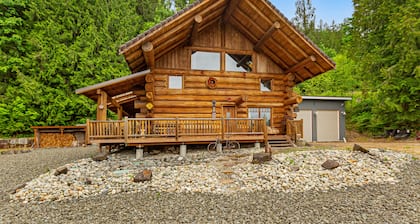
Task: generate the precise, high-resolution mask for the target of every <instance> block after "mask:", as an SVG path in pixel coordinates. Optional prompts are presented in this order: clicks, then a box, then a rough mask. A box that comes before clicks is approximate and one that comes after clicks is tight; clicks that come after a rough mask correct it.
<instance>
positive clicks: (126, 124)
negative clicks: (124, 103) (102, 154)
mask: <svg viewBox="0 0 420 224" xmlns="http://www.w3.org/2000/svg"><path fill="white" fill-rule="evenodd" d="M128 130H129V128H128V117H124V142H125V143H126V144H127V142H128Z"/></svg>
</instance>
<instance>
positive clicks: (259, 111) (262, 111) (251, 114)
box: [248, 108, 271, 126]
mask: <svg viewBox="0 0 420 224" xmlns="http://www.w3.org/2000/svg"><path fill="white" fill-rule="evenodd" d="M248 118H264V119H265V121H266V124H267V126H271V108H248Z"/></svg>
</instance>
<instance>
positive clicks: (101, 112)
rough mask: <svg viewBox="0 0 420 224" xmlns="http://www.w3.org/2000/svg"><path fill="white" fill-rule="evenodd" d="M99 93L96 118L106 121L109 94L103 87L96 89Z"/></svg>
mask: <svg viewBox="0 0 420 224" xmlns="http://www.w3.org/2000/svg"><path fill="white" fill-rule="evenodd" d="M96 94H97V95H98V101H97V105H96V120H99V121H104V120H106V111H107V109H108V108H107V105H108V94H107V93H106V92H105V91H102V90H101V89H97V90H96Z"/></svg>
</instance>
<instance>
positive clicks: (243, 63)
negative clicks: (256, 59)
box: [225, 53, 252, 72]
mask: <svg viewBox="0 0 420 224" xmlns="http://www.w3.org/2000/svg"><path fill="white" fill-rule="evenodd" d="M225 65H226V69H225V70H226V71H229V72H251V71H252V56H251V55H242V54H228V53H227V54H226V55H225Z"/></svg>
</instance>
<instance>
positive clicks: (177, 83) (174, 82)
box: [168, 75, 182, 89]
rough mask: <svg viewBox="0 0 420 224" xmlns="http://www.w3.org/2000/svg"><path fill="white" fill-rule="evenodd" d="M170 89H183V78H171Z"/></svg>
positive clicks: (171, 76) (172, 76)
mask: <svg viewBox="0 0 420 224" xmlns="http://www.w3.org/2000/svg"><path fill="white" fill-rule="evenodd" d="M168 86H169V89H182V76H174V75H170V76H169V85H168Z"/></svg>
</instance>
